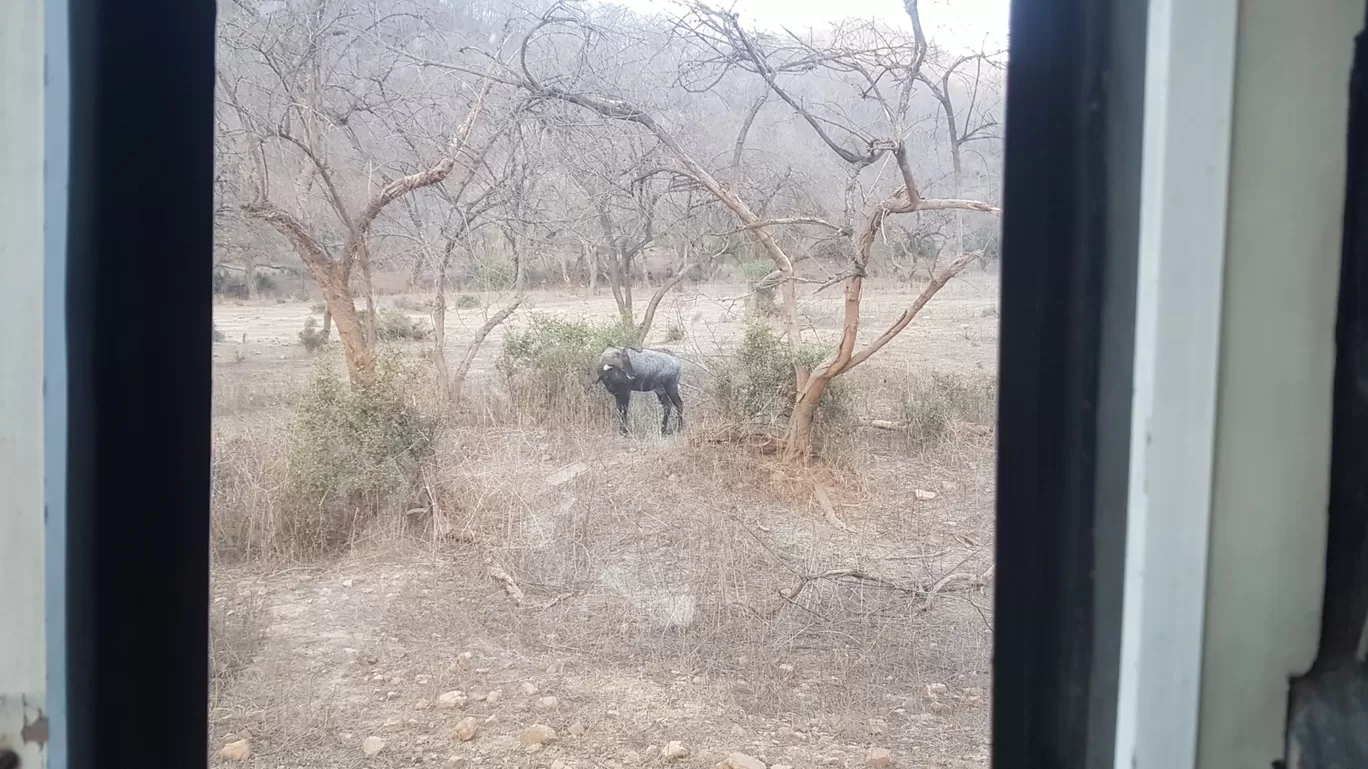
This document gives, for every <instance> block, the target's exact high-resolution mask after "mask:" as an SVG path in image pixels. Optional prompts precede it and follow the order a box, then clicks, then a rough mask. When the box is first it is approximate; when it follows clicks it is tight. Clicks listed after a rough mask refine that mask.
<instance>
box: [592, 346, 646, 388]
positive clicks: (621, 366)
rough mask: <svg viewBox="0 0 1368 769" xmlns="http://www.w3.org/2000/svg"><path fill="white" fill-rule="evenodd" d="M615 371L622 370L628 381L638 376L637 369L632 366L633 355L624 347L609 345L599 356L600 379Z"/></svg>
mask: <svg viewBox="0 0 1368 769" xmlns="http://www.w3.org/2000/svg"><path fill="white" fill-rule="evenodd" d="M613 371H620V372H622V374H623V375H624V376H626V377H627V380H628V381H633V380H635V379H636V377H637V375H636V370H635V369H633V368H632V360H631V357H630V356H629V354H628V352H627V350H626V349H624V348H622V347H609V348H608V349H606V350H604V351H603V354H602V355H600V356H599V379H600V380H601V379H603V378H604V377H605V376H606V375H608V374H609V373H611V372H613Z"/></svg>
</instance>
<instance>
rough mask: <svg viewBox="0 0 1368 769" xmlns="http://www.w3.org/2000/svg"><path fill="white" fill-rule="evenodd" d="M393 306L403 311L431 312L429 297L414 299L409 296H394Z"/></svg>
mask: <svg viewBox="0 0 1368 769" xmlns="http://www.w3.org/2000/svg"><path fill="white" fill-rule="evenodd" d="M394 308H395V309H396V310H403V311H405V312H432V301H431V300H430V299H414V298H413V297H409V296H396V297H394Z"/></svg>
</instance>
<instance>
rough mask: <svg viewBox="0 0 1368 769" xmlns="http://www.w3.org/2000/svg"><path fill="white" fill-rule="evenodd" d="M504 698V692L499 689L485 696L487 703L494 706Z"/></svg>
mask: <svg viewBox="0 0 1368 769" xmlns="http://www.w3.org/2000/svg"><path fill="white" fill-rule="evenodd" d="M502 696H503V692H502V691H500V690H498V689H494V690H493V691H491V692H490V693H489V694H486V695H485V702H488V703H489V704H490V705H493V704H494V703H496V702H498V701H499V698H500V697H502Z"/></svg>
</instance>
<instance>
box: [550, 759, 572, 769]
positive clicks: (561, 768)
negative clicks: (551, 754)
mask: <svg viewBox="0 0 1368 769" xmlns="http://www.w3.org/2000/svg"><path fill="white" fill-rule="evenodd" d="M569 768H570V765H569V764H567V763H565V761H564V760H563V759H559V758H558V759H556V760H555V761H552V762H551V769H569Z"/></svg>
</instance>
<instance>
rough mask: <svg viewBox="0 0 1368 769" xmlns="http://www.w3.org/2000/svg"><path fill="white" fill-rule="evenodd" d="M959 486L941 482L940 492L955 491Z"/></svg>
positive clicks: (951, 482) (949, 482) (953, 483)
mask: <svg viewBox="0 0 1368 769" xmlns="http://www.w3.org/2000/svg"><path fill="white" fill-rule="evenodd" d="M958 488H959V484H958V483H955V482H954V481H941V491H955V490H956V489H958Z"/></svg>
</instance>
